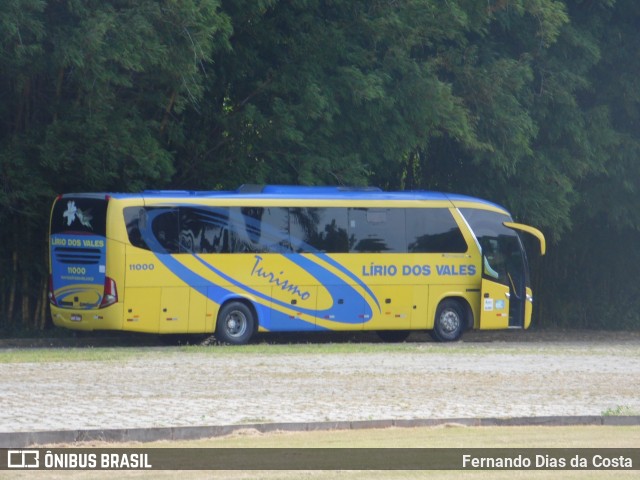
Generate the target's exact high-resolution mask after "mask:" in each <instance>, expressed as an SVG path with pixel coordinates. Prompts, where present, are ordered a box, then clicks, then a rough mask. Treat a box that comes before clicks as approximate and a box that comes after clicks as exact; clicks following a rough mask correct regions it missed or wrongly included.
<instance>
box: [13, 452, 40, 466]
mask: <svg viewBox="0 0 640 480" xmlns="http://www.w3.org/2000/svg"><path fill="white" fill-rule="evenodd" d="M39 467H40V452H39V451H38V450H8V451H7V468H39Z"/></svg>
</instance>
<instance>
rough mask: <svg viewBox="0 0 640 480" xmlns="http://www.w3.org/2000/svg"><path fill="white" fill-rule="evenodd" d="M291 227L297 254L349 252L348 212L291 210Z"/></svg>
mask: <svg viewBox="0 0 640 480" xmlns="http://www.w3.org/2000/svg"><path fill="white" fill-rule="evenodd" d="M289 227H290V236H291V245H292V248H293V251H294V252H299V253H315V252H325V253H346V252H348V251H349V240H348V236H347V209H346V208H291V209H289Z"/></svg>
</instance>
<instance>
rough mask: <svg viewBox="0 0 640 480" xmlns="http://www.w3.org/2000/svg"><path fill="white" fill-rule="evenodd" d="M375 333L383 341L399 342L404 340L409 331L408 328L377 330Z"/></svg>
mask: <svg viewBox="0 0 640 480" xmlns="http://www.w3.org/2000/svg"><path fill="white" fill-rule="evenodd" d="M376 333H377V334H378V337H380V340H382V341H383V342H387V343H400V342H404V341H405V340H406V339H407V337H408V336H409V334H410V333H411V332H410V331H409V330H378V331H377V332H376Z"/></svg>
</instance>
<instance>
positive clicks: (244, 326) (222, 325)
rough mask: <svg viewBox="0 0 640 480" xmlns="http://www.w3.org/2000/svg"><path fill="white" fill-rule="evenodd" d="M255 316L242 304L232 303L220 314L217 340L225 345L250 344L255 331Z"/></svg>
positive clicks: (225, 306) (224, 307) (222, 309)
mask: <svg viewBox="0 0 640 480" xmlns="http://www.w3.org/2000/svg"><path fill="white" fill-rule="evenodd" d="M255 324H256V322H255V315H254V313H253V311H252V310H251V308H249V307H248V306H247V305H246V304H244V303H242V302H230V303H227V304H226V305H224V306H223V307H222V308H221V309H220V313H218V323H217V326H216V333H215V336H216V338H217V339H218V340H219V341H220V342H223V343H230V344H232V345H244V344H246V343H248V342H249V340H250V339H251V336H252V335H253V332H254V330H255Z"/></svg>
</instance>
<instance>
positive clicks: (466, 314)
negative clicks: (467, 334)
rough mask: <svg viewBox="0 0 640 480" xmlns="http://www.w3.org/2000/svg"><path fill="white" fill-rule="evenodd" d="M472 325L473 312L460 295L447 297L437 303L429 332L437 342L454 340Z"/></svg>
mask: <svg viewBox="0 0 640 480" xmlns="http://www.w3.org/2000/svg"><path fill="white" fill-rule="evenodd" d="M472 326H473V312H472V310H471V307H470V306H469V304H468V302H467V301H466V300H465V299H463V298H461V297H447V298H444V299H443V300H442V301H440V303H439V304H438V307H437V308H436V314H435V317H434V319H433V330H431V331H430V332H429V333H430V334H431V337H432V338H433V339H434V340H435V341H437V342H455V341H457V340H459V339H460V337H461V336H462V334H463V332H464V331H465V330H467V329H469V328H470V327H472Z"/></svg>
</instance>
